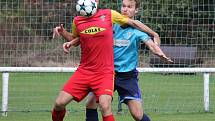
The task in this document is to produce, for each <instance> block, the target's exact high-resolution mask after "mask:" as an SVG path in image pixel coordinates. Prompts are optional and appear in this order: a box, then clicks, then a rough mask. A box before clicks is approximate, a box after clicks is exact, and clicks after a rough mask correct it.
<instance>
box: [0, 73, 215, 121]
mask: <svg viewBox="0 0 215 121" xmlns="http://www.w3.org/2000/svg"><path fill="white" fill-rule="evenodd" d="M70 75H71V74H70V73H11V74H10V78H9V80H10V81H9V112H8V116H7V117H1V116H0V120H1V121H50V120H51V113H50V111H51V109H52V106H53V102H54V100H55V97H56V96H57V94H58V91H59V90H60V88H61V86H62V85H63V84H64V82H65V81H66V80H67V79H68V78H69V77H70ZM139 77H140V80H139V84H140V86H141V89H142V94H143V99H144V108H145V112H146V113H147V114H148V115H149V116H150V117H151V118H152V121H214V119H215V115H214V112H215V95H214V94H213V93H214V92H215V76H214V75H211V76H210V112H207V113H205V112H204V104H203V102H204V101H203V75H202V74H193V75H182V74H152V73H150V74H149V73H144V74H143V73H140V75H139ZM1 81H2V80H1ZM1 88H2V83H0V92H1V91H2V89H1ZM1 93H2V92H1ZM1 98H2V97H1ZM1 98H0V103H1V101H2V99H1ZM84 105H85V100H83V101H82V102H81V103H76V102H72V103H70V104H69V105H68V107H67V109H68V111H69V112H68V113H67V115H66V118H65V121H84V120H85V116H84V115H85V112H84V109H85V108H84ZM112 106H113V110H114V113H115V118H116V120H117V121H132V120H133V119H132V118H131V116H130V114H129V112H128V110H127V107H126V106H125V105H123V112H122V114H121V115H117V114H116V110H117V93H115V96H114V100H113V104H112ZM0 109H1V108H0ZM100 121H101V120H100Z"/></svg>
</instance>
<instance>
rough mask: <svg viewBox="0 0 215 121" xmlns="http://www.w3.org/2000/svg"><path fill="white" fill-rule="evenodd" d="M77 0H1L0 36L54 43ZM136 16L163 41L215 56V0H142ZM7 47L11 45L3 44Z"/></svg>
mask: <svg viewBox="0 0 215 121" xmlns="http://www.w3.org/2000/svg"><path fill="white" fill-rule="evenodd" d="M76 1H77V0H1V1H0V7H1V8H0V28H1V29H0V36H1V38H2V37H4V36H11V38H12V39H11V38H10V40H6V41H13V42H11V43H15V44H16V43H19V41H20V42H21V43H29V44H25V45H22V46H24V47H23V48H25V47H26V48H28V49H31V48H32V49H35V48H36V46H35V44H34V45H31V44H30V43H44V42H47V41H49V42H51V40H52V39H51V37H52V29H53V28H54V27H55V26H57V25H59V24H61V23H62V24H64V27H65V28H66V29H67V30H68V31H70V30H71V24H72V20H73V18H74V16H75V15H76V12H75V2H76ZM99 6H100V8H111V9H114V10H118V11H119V10H120V7H121V0H100V5H99ZM136 18H137V19H140V20H141V21H142V22H144V23H145V24H146V25H148V26H149V27H150V28H152V29H153V30H155V31H156V32H158V34H159V35H160V37H161V41H162V44H166V45H173V46H174V45H185V46H197V47H198V50H199V53H200V55H201V56H202V55H205V54H206V53H207V54H211V55H212V56H214V51H215V46H214V43H215V25H214V24H215V0H141V7H140V10H139V14H138V15H137V17H136ZM7 28H9V29H7ZM17 37H18V38H19V39H17ZM1 38H0V41H5V40H3V39H1ZM13 38H14V39H13ZM35 41H36V42H35ZM1 43H2V42H1ZM41 45H42V44H41ZM13 46H17V45H12V44H11V48H12V47H13ZM50 46H51V45H50ZM4 48H8V46H3V45H1V46H0V49H3V50H4ZM40 48H43V47H40ZM45 48H46V47H45ZM24 53H27V52H25V51H23V54H24Z"/></svg>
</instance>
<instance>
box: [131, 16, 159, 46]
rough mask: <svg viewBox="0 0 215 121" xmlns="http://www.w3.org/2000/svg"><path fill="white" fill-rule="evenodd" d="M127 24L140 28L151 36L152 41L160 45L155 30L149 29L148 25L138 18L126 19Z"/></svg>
mask: <svg viewBox="0 0 215 121" xmlns="http://www.w3.org/2000/svg"><path fill="white" fill-rule="evenodd" d="M128 24H129V25H131V26H133V27H135V28H137V29H139V30H141V31H143V32H146V33H148V34H149V35H150V36H151V37H153V40H154V42H155V43H156V44H157V45H160V43H161V41H160V37H159V35H158V34H157V33H156V32H155V31H153V30H152V29H150V28H149V27H148V26H146V25H145V24H143V23H142V22H140V21H138V20H133V19H128Z"/></svg>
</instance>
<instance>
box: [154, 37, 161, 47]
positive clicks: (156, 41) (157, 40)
mask: <svg viewBox="0 0 215 121" xmlns="http://www.w3.org/2000/svg"><path fill="white" fill-rule="evenodd" d="M153 41H154V43H155V44H156V45H158V46H160V44H161V40H160V37H159V36H154V37H153Z"/></svg>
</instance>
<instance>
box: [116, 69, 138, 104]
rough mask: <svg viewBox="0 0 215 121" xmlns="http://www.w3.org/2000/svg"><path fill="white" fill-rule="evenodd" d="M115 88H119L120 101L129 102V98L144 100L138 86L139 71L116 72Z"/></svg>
mask: <svg viewBox="0 0 215 121" xmlns="http://www.w3.org/2000/svg"><path fill="white" fill-rule="evenodd" d="M114 90H117V92H118V95H119V98H120V102H123V103H126V104H127V102H128V100H138V101H142V98H141V91H140V88H139V86H138V71H137V70H133V71H130V72H115V85H114Z"/></svg>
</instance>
